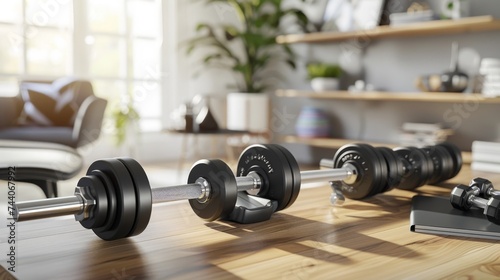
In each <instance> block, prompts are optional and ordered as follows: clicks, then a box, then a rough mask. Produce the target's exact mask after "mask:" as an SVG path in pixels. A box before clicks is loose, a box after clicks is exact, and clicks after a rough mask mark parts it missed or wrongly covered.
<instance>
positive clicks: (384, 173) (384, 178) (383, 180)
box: [357, 143, 389, 196]
mask: <svg viewBox="0 0 500 280" xmlns="http://www.w3.org/2000/svg"><path fill="white" fill-rule="evenodd" d="M357 145H360V146H363V147H365V148H366V149H368V150H371V151H372V152H373V153H374V154H375V155H376V157H377V160H376V161H377V162H378V163H379V164H380V173H379V174H378V177H380V178H379V180H380V181H379V183H378V184H375V185H373V186H374V188H373V189H372V192H371V193H370V194H369V196H373V195H376V194H379V193H382V192H384V189H385V188H386V187H387V182H388V178H389V171H388V167H387V164H386V162H385V158H384V156H383V155H382V153H381V152H380V151H379V150H377V149H376V148H374V147H373V146H371V145H368V144H364V143H363V144H359V143H358V144H357Z"/></svg>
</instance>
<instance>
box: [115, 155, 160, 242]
mask: <svg viewBox="0 0 500 280" xmlns="http://www.w3.org/2000/svg"><path fill="white" fill-rule="evenodd" d="M118 160H119V161H121V163H123V165H125V167H126V168H127V170H128V172H129V173H130V177H131V178H132V180H133V181H134V186H135V203H136V205H137V210H136V215H135V224H134V226H133V227H132V230H131V231H130V233H129V234H128V235H127V237H128V236H134V235H138V234H140V233H141V232H143V231H144V230H145V229H146V227H147V226H148V224H149V219H150V218H151V210H152V208H153V198H152V196H151V185H150V184H149V180H148V176H147V175H146V172H145V171H144V169H143V168H142V166H141V165H140V164H139V163H138V162H137V161H135V160H134V159H131V158H118Z"/></svg>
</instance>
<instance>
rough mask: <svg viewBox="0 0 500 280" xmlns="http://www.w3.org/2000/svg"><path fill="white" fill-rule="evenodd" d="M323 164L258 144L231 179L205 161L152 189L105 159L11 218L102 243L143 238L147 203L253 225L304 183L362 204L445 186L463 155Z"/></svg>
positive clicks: (380, 152)
mask: <svg viewBox="0 0 500 280" xmlns="http://www.w3.org/2000/svg"><path fill="white" fill-rule="evenodd" d="M438 150H439V152H437V151H438ZM321 165H323V166H325V165H329V167H330V168H327V169H320V170H306V171H300V169H299V165H298V163H297V161H296V160H295V158H294V157H293V155H292V154H291V153H290V152H289V151H288V150H287V149H285V148H284V147H282V146H280V145H275V144H266V145H260V144H258V145H252V146H250V147H248V148H246V149H245V150H244V151H243V152H242V154H241V155H240V158H239V160H238V165H237V172H236V175H237V176H235V174H234V173H233V172H232V170H231V169H230V167H229V166H228V165H227V164H226V163H224V162H223V161H221V160H217V159H214V160H207V159H203V160H199V161H197V162H196V163H195V164H194V165H193V167H192V168H191V170H190V172H189V176H188V180H187V184H183V185H177V186H167V187H160V188H153V189H152V188H151V187H150V184H149V180H148V177H147V175H146V173H145V171H144V169H143V168H142V167H141V165H140V164H139V163H138V162H137V161H135V160H133V159H131V158H112V159H103V160H98V161H95V162H94V163H92V164H91V165H90V166H89V168H88V170H87V173H86V176H84V177H82V178H81V179H80V180H79V181H78V183H77V187H76V189H75V194H74V195H73V196H68V197H60V198H51V199H42V200H36V201H26V202H19V203H16V205H15V209H16V211H15V212H16V213H15V217H14V219H15V220H16V221H27V220H33V219H42V218H49V217H56V216H62V215H70V214H73V215H75V220H77V221H79V222H80V223H81V225H82V226H83V227H85V228H87V229H92V230H93V231H94V233H95V234H96V235H97V236H99V237H100V238H102V239H104V240H115V239H120V238H125V237H130V236H134V235H138V234H140V233H141V232H142V231H144V229H145V228H146V226H147V224H148V223H149V219H150V216H151V210H152V204H154V203H161V202H167V201H175V200H183V199H187V200H189V203H190V205H191V208H192V209H193V211H194V212H195V214H196V215H198V216H199V217H201V218H203V219H204V220H207V221H213V220H216V219H226V220H231V221H235V222H239V223H254V222H260V221H264V220H267V219H269V218H270V217H271V215H272V214H273V213H274V212H276V211H280V210H283V209H286V208H287V207H289V206H290V205H292V204H293V203H294V202H295V200H296V199H297V197H298V194H299V191H300V187H301V184H302V183H309V182H321V181H325V182H328V181H339V182H341V186H342V187H341V188H342V193H344V194H345V196H346V197H349V198H352V199H362V198H365V197H369V196H372V195H375V194H378V193H381V192H385V191H388V190H390V189H392V188H394V187H398V188H403V189H411V188H415V187H418V186H420V185H423V184H425V183H427V182H430V181H432V182H439V181H442V180H446V179H449V178H451V177H452V176H454V175H456V173H458V171H459V170H460V167H461V155H460V151H459V150H458V149H457V148H456V147H455V146H453V145H451V144H447V143H444V144H439V145H436V146H429V147H426V148H423V149H417V148H411V147H410V148H400V149H395V150H391V149H388V148H382V147H380V148H374V147H372V146H370V145H367V144H350V145H345V146H343V147H341V148H340V149H339V150H338V151H337V152H336V153H335V156H334V157H333V160H332V161H328V160H322V162H321ZM415 179H418V180H417V181H416V182H415V181H414V180H415Z"/></svg>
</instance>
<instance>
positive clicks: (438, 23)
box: [276, 16, 500, 44]
mask: <svg viewBox="0 0 500 280" xmlns="http://www.w3.org/2000/svg"><path fill="white" fill-rule="evenodd" d="M491 30H500V20H498V19H495V18H493V17H492V16H477V17H468V18H463V19H458V20H434V21H428V22H421V23H414V24H407V25H403V26H387V25H386V26H379V27H377V28H374V29H370V30H360V31H352V32H317V33H306V34H289V35H282V36H278V37H277V38H276V41H277V42H278V43H280V44H291V43H324V42H340V41H346V40H350V39H360V40H374V39H380V38H389V37H409V36H427V35H440V34H454V33H466V32H474V31H491Z"/></svg>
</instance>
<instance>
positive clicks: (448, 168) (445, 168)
mask: <svg viewBox="0 0 500 280" xmlns="http://www.w3.org/2000/svg"><path fill="white" fill-rule="evenodd" d="M422 150H423V151H424V152H425V153H427V154H428V155H429V158H430V159H431V164H432V166H433V169H432V170H433V172H432V174H431V176H430V178H429V180H428V182H427V183H428V184H437V183H439V182H442V181H445V180H447V179H449V178H451V177H452V175H453V173H454V172H455V166H454V163H453V158H452V156H451V155H450V153H449V152H448V150H447V149H446V148H444V147H442V146H439V145H436V146H426V147H424V148H422Z"/></svg>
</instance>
